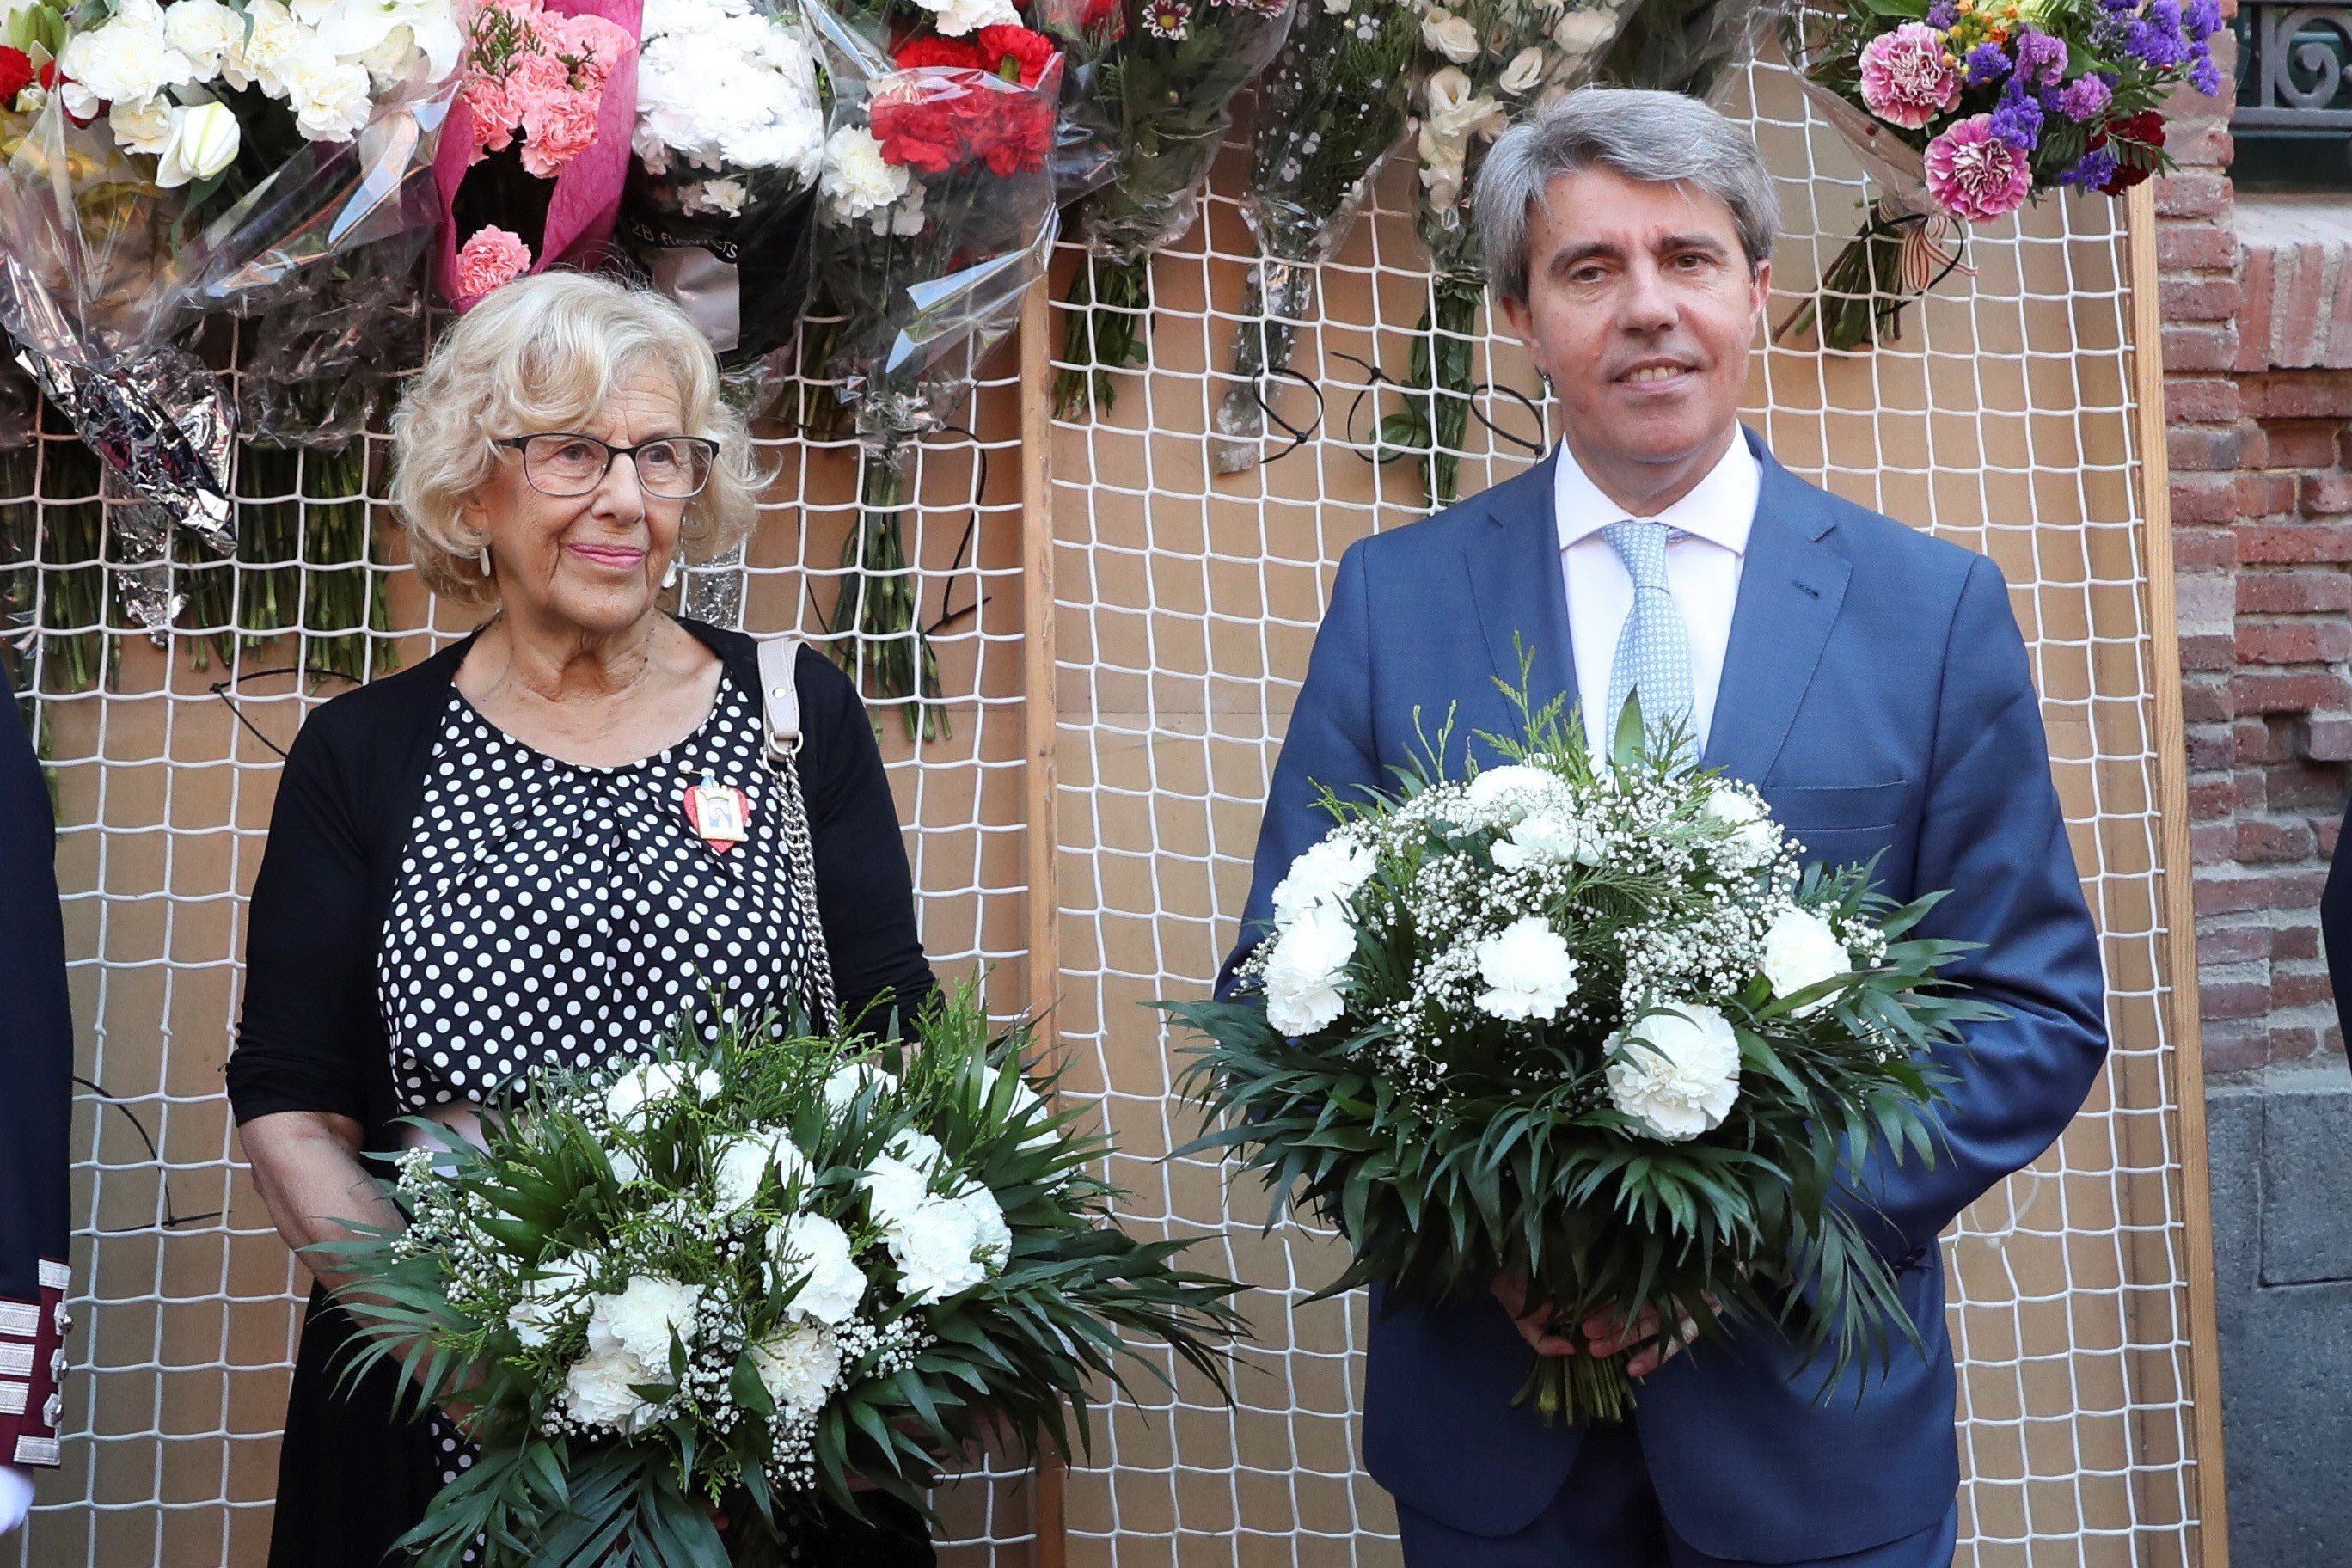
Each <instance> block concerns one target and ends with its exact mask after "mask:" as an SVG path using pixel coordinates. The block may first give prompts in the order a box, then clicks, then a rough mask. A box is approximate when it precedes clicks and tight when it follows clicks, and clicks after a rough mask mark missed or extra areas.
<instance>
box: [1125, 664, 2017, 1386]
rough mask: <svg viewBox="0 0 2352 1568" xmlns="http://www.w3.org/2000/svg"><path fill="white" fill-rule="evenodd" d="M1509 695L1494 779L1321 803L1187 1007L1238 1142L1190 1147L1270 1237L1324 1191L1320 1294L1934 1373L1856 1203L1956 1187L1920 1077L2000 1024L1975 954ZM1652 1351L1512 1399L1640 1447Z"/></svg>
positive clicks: (1432, 777)
mask: <svg viewBox="0 0 2352 1568" xmlns="http://www.w3.org/2000/svg"><path fill="white" fill-rule="evenodd" d="M1516 700H1517V703H1518V708H1519V711H1520V713H1521V715H1522V717H1523V719H1524V721H1525V732H1524V734H1523V735H1520V736H1517V737H1500V736H1484V737H1482V738H1483V739H1484V740H1486V742H1488V744H1490V745H1491V746H1492V747H1493V748H1494V749H1495V752H1496V754H1497V755H1499V756H1501V757H1503V758H1505V759H1506V762H1505V764H1504V765H1501V766H1496V767H1491V768H1486V769H1480V770H1475V771H1473V772H1470V773H1468V774H1467V775H1466V776H1461V777H1454V778H1448V777H1446V776H1444V772H1443V770H1442V768H1441V766H1440V764H1439V763H1436V762H1435V761H1434V760H1432V761H1429V762H1427V763H1423V765H1422V766H1421V767H1419V768H1417V769H1415V770H1412V771H1411V772H1410V773H1408V775H1407V777H1406V782H1405V785H1404V788H1403V789H1402V793H1401V794H1399V795H1397V796H1395V797H1394V798H1391V799H1386V800H1381V801H1377V802H1374V803H1370V804H1360V803H1350V802H1346V801H1342V800H1341V799H1339V797H1337V796H1336V795H1330V794H1329V793H1328V792H1326V794H1325V796H1324V802H1323V804H1324V805H1325V806H1326V808H1327V809H1328V810H1329V812H1330V813H1331V815H1332V816H1333V817H1334V818H1335V819H1336V821H1337V826H1335V827H1334V828H1333V830H1332V831H1331V833H1330V834H1329V836H1328V837H1325V838H1324V839H1323V840H1322V841H1321V842H1320V843H1318V844H1316V845H1315V846H1313V847H1310V848H1309V849H1307V851H1306V852H1305V853H1304V854H1302V855H1300V856H1299V857H1298V858H1297V860H1296V861H1295V862H1294V863H1293V864H1292V866H1291V868H1290V871H1289V874H1288V875H1287V876H1286V877H1285V878H1284V879H1283V881H1282V883H1281V885H1280V886H1279V887H1278V888H1277V889H1276V890H1275V893H1274V900H1273V902H1274V911H1273V931H1271V933H1270V940H1268V941H1265V942H1262V943H1261V944H1260V945H1259V946H1257V947H1256V948H1255V951H1254V952H1252V954H1251V955H1250V956H1249V957H1248V958H1247V959H1245V960H1244V962H1243V963H1242V964H1241V966H1240V967H1239V970H1238V981H1237V984H1236V985H1235V987H1234V994H1233V995H1232V996H1231V998H1230V999H1228V1000H1223V1001H1218V1002H1210V1003H1185V1004H1169V1005H1168V1006H1169V1009H1170V1011H1171V1012H1172V1013H1174V1014H1175V1015H1176V1016H1180V1017H1181V1018H1182V1019H1184V1020H1185V1021H1186V1022H1187V1023H1189V1024H1191V1025H1192V1026H1193V1027H1194V1028H1196V1029H1198V1030H1199V1031H1200V1032H1201V1033H1202V1035H1203V1036H1204V1037H1206V1041H1205V1044H1204V1045H1202V1046H1201V1047H1198V1048H1197V1049H1196V1050H1195V1051H1194V1053H1193V1058H1192V1061H1191V1062H1190V1063H1189V1065H1188V1067H1187V1068H1186V1087H1187V1089H1188V1090H1189V1091H1190V1092H1191V1093H1192V1094H1193V1095H1194V1096H1195V1097H1197V1098H1198V1099H1200V1100H1202V1102H1203V1103H1204V1104H1205V1105H1206V1106H1207V1108H1208V1109H1209V1110H1210V1112H1211V1114H1212V1116H1213V1119H1214V1121H1217V1122H1221V1123H1222V1124H1223V1125H1222V1127H1213V1130H1212V1131H1209V1132H1208V1133H1207V1134H1205V1135H1204V1136H1203V1137H1202V1139H1200V1140H1199V1141H1198V1142H1195V1143H1194V1144H1192V1146H1191V1147H1192V1148H1193V1149H1203V1148H1216V1147H1230V1148H1234V1149H1238V1150H1240V1151H1242V1152H1244V1157H1245V1159H1246V1161H1247V1163H1248V1164H1249V1165H1250V1167H1252V1168H1254V1169H1256V1170H1258V1171H1261V1172H1263V1173H1265V1177H1266V1179H1267V1181H1268V1183H1269V1184H1270V1185H1271V1186H1273V1187H1274V1188H1275V1189H1276V1210H1275V1213H1274V1214H1273V1215H1269V1217H1268V1223H1269V1225H1271V1224H1272V1223H1273V1220H1274V1218H1276V1217H1277V1216H1278V1215H1279V1213H1280V1209H1281V1206H1282V1205H1283V1203H1284V1202H1285V1200H1286V1198H1287V1197H1288V1196H1289V1194H1290V1193H1291V1192H1292V1190H1293V1188H1294V1187H1295V1186H1299V1185H1302V1184H1303V1188H1304V1195H1305V1198H1306V1199H1307V1202H1308V1203H1309V1204H1310V1205H1313V1207H1314V1208H1315V1210H1316V1211H1317V1212H1318V1213H1319V1214H1320V1215H1322V1216H1323V1217H1324V1218H1325V1219H1327V1220H1328V1221H1330V1222H1332V1223H1335V1224H1336V1225H1338V1226H1339V1227H1340V1228H1341V1229H1342V1230H1343V1231H1344V1232H1345V1234H1346V1235H1347V1237H1348V1238H1349V1242H1350V1244H1351V1245H1352V1247H1353V1248H1354V1252H1355V1260H1354V1263H1353V1265H1352V1267H1350V1268H1349V1270H1348V1271H1347V1272H1346V1274H1345V1275H1343V1276H1342V1277H1341V1278H1340V1279H1339V1280H1338V1281H1336V1282H1335V1283H1333V1284H1332V1285H1330V1286H1329V1287H1328V1288H1327V1289H1326V1290H1325V1291H1324V1292H1323V1294H1326V1295H1328V1294H1334V1293H1337V1292H1339V1291H1340V1290H1344V1289H1350V1288H1352V1287H1354V1286H1356V1285H1360V1284H1363V1283H1366V1282H1368V1281H1371V1280H1376V1279H1384V1280H1386V1281H1388V1282H1389V1287H1390V1289H1391V1292H1392V1295H1393V1297H1394V1299H1396V1300H1408V1301H1420V1302H1423V1303H1437V1302H1446V1301H1458V1300H1468V1299H1474V1298H1483V1297H1485V1296H1486V1294H1487V1293H1488V1291H1489V1289H1491V1288H1492V1287H1493V1286H1494V1284H1495V1282H1496V1280H1498V1279H1508V1280H1512V1281H1515V1282H1517V1281H1523V1282H1524V1283H1525V1286H1526V1294H1527V1300H1528V1302H1529V1303H1530V1304H1531V1305H1535V1304H1542V1305H1549V1307H1550V1308H1551V1309H1552V1310H1553V1317H1554V1320H1555V1321H1560V1322H1563V1323H1573V1322H1578V1321H1583V1320H1585V1319H1587V1318H1589V1317H1592V1316H1594V1315H1613V1316H1614V1317H1616V1318H1617V1319H1618V1320H1620V1321H1622V1322H1625V1323H1634V1322H1639V1321H1643V1319H1644V1316H1645V1314H1647V1313H1654V1314H1655V1321H1657V1322H1658V1323H1661V1324H1664V1325H1670V1326H1673V1327H1683V1326H1685V1324H1688V1325H1692V1326H1693V1327H1692V1329H1691V1331H1696V1332H1697V1333H1700V1334H1701V1335H1705V1336H1717V1337H1719V1336H1720V1335H1721V1334H1722V1333H1723V1332H1724V1331H1725V1329H1726V1327H1727V1325H1732V1326H1747V1327H1752V1328H1762V1327H1765V1326H1768V1325H1777V1326H1778V1327H1779V1328H1780V1330H1781V1331H1786V1332H1788V1333H1790V1335H1791V1336H1792V1337H1794V1338H1796V1339H1798V1340H1799V1342H1801V1343H1809V1344H1810V1346H1811V1348H1813V1349H1816V1350H1818V1349H1822V1348H1823V1347H1825V1346H1829V1345H1832V1344H1833V1347H1834V1351H1835V1354H1836V1358H1837V1359H1836V1363H1835V1365H1836V1368H1837V1370H1838V1371H1840V1372H1843V1370H1844V1368H1845V1367H1846V1366H1847V1365H1848V1364H1850V1363H1853V1361H1854V1360H1855V1359H1856V1358H1858V1357H1860V1358H1867V1357H1870V1356H1873V1355H1883V1354H1885V1353H1887V1352H1889V1351H1890V1349H1891V1346H1892V1343H1893V1340H1894V1339H1895V1337H1898V1336H1899V1337H1902V1338H1905V1339H1906V1340H1911V1341H1913V1342H1916V1330H1915V1328H1914V1327H1913V1325H1912V1324H1911V1321H1910V1319H1909V1318H1908V1316H1907V1315H1906V1312H1905V1310H1904V1308H1903V1305H1902V1303H1901V1301H1900V1300H1899V1299H1898V1297H1897V1295H1896V1293H1895V1280H1894V1277H1893V1268H1892V1265H1891V1264H1890V1263H1889V1262H1887V1261H1886V1260H1885V1259H1883V1258H1880V1257H1878V1256H1877V1255H1876V1254H1875V1253H1874V1252H1873V1251H1872V1250H1871V1248H1870V1247H1869V1246H1868V1245H1867V1244H1866V1242H1865V1241H1864V1236H1863V1232H1862V1230H1861V1228H1860V1226H1859V1225H1858V1219H1859V1215H1858V1214H1857V1212H1856V1211H1855V1210H1854V1209H1853V1206H1852V1205H1857V1204H1859V1203H1860V1202H1861V1201H1862V1200H1860V1199H1859V1198H1857V1197H1855V1196H1854V1195H1853V1193H1852V1191H1851V1190H1850V1189H1848V1188H1847V1187H1845V1186H1844V1184H1843V1181H1842V1178H1843V1177H1845V1176H1847V1175H1850V1174H1851V1173H1852V1166H1851V1164H1850V1162H1853V1161H1856V1160H1860V1159H1864V1158H1871V1159H1875V1158H1881V1157H1884V1158H1889V1159H1902V1158H1906V1157H1908V1156H1915V1155H1916V1157H1918V1158H1920V1159H1923V1160H1930V1159H1932V1158H1933V1157H1934V1142H1933V1136H1932V1130H1933V1123H1932V1121H1931V1120H1930V1115H1931V1110H1932V1108H1933V1106H1934V1105H1935V1104H1936V1102H1937V1100H1939V1099H1940V1080H1939V1079H1938V1078H1937V1075H1936V1073H1935V1072H1934V1070H1933V1069H1932V1068H1929V1067H1928V1066H1927V1065H1925V1058H1924V1054H1923V1053H1924V1051H1925V1048H1926V1047H1930V1046H1933V1045H1936V1044H1938V1043H1941V1042H1946V1041H1951V1040H1956V1039H1958V1026H1960V1025H1961V1024H1962V1023H1964V1022H1967V1021H1969V1020H1973V1019H1980V1018H1986V1017H1990V1016H1996V1015H1995V1013H1994V1010H1993V1009H1991V1008H1990V1007H1988V1006H1986V1005H1983V1004H1980V1003H1977V1002H1974V1001H1971V1000H1969V999H1968V998H1966V997H1964V996H1961V995H1958V994H1955V993H1954V992H1953V990H1952V989H1951V987H1950V986H1949V985H1948V984H1943V983H1939V982H1938V980H1937V968H1938V966H1939V965H1941V964H1943V963H1946V962H1947V961H1948V960H1949V959H1951V958H1952V957H1954V956H1955V955H1957V954H1958V953H1959V952H1962V951H1964V950H1965V944H1961V943H1956V942H1945V941H1935V940H1929V939H1925V938H1921V937H1918V936H1916V935H1913V934H1912V932H1913V931H1914V928H1915V927H1916V925H1917V923H1918V922H1919V921H1920V920H1921V918H1922V917H1924V916H1925V915H1926V914H1927V911H1928V910H1929V909H1931V908H1932V907H1933V906H1934V904H1935V903H1936V901H1937V899H1936V898H1928V899H1923V900H1919V901H1918V902H1916V903H1913V904H1910V905H1907V906H1905V907H1902V908H1896V907H1895V906H1894V904H1893V903H1892V902H1891V901H1890V900H1887V899H1886V898H1885V897H1884V896H1883V895H1881V894H1879V893H1876V892H1874V891H1873V890H1872V886H1871V872H1870V869H1869V868H1864V867H1858V866H1850V867H1845V868H1835V869H1832V868H1822V867H1820V866H1817V865H1816V866H1811V867H1807V866H1806V865H1804V863H1803V857H1802V855H1801V850H1800V848H1799V847H1798V846H1797V845H1796V844H1795V843H1794V842H1793V841H1792V840H1791V839H1790V837H1789V836H1788V834H1787V832H1786V831H1785V830H1784V829H1783V828H1782V827H1781V826H1780V825H1779V824H1778V823H1776V822H1774V821H1773V820H1772V817H1771V814H1770V813H1769V811H1768V810H1767V808H1766V806H1765V805H1764V802H1763V800H1762V799H1761V797H1760V796H1759V795H1758V794H1757V792H1756V791H1755V790H1754V789H1753V788H1751V787H1750V786H1748V784H1740V783H1736V782H1733V781H1730V780H1727V779H1725V778H1722V777H1719V776H1717V775H1714V774H1711V773H1705V772H1701V771H1698V770H1696V769H1693V768H1689V767H1687V766H1685V765H1683V764H1680V763H1674V762H1672V761H1670V760H1669V759H1671V758H1672V757H1673V756H1674V755H1675V752H1674V750H1673V745H1672V742H1673V737H1672V736H1664V735H1659V736H1651V737H1647V738H1646V739H1645V737H1644V735H1643V729H1642V723H1641V715H1640V710H1639V707H1638V705H1632V704H1629V705H1628V708H1627V710H1626V713H1625V715H1624V718H1623V721H1622V723H1621V725H1620V727H1619V729H1618V731H1617V733H1616V735H1615V737H1614V741H1613V744H1612V756H1611V758H1610V759H1609V760H1608V761H1607V762H1605V763H1604V762H1602V761H1601V760H1598V759H1596V758H1594V757H1593V756H1592V755H1591V753H1590V752H1589V750H1588V748H1587V747H1586V745H1585V742H1584V738H1583V727H1582V724H1581V722H1580V721H1576V720H1573V719H1571V720H1570V721H1567V722H1565V723H1563V722H1562V721H1561V717H1560V703H1559V702H1558V701H1555V702H1553V703H1552V704H1551V705H1550V706H1549V707H1548V708H1545V709H1543V710H1530V709H1529V707H1528V702H1527V700H1526V699H1525V697H1524V696H1523V695H1520V696H1517V697H1516ZM1450 731H1451V726H1450V725H1449V727H1448V732H1447V733H1444V734H1441V735H1440V736H1439V738H1438V740H1437V742H1436V743H1435V745H1434V747H1433V752H1432V757H1433V759H1434V758H1442V757H1444V756H1446V755H1449V754H1451V752H1449V749H1448V742H1449V741H1450V740H1451V738H1452V737H1451V733H1450ZM1940 896H1941V895H1937V897H1940ZM1807 1297H1810V1298H1811V1300H1812V1302H1813V1306H1812V1307H1811V1308H1808V1307H1804V1306H1801V1305H1799V1302H1800V1300H1801V1299H1803V1298H1807ZM1655 1348H1656V1347H1655V1346H1654V1344H1650V1343H1643V1344H1635V1345H1632V1346H1628V1347H1626V1348H1625V1349H1623V1350H1622V1351H1621V1352H1619V1353H1617V1354H1614V1355H1610V1356H1598V1355H1593V1354H1583V1353H1580V1354H1577V1355H1573V1356H1565V1357H1556V1358H1555V1357H1545V1358H1540V1359H1539V1361H1538V1366H1537V1368H1536V1369H1535V1371H1534V1372H1533V1373H1531V1375H1530V1377H1529V1380H1528V1388H1527V1389H1526V1390H1525V1391H1524V1392H1523V1393H1522V1394H1521V1398H1522V1399H1523V1400H1525V1399H1529V1398H1532V1399H1534V1400H1535V1401H1536V1403H1537V1405H1538V1407H1539V1408H1540V1409H1541V1410H1542V1411H1543V1412H1544V1414H1545V1415H1548V1416H1556V1417H1557V1416H1564V1417H1567V1418H1569V1419H1572V1420H1611V1419H1617V1418H1621V1417H1622V1415H1623V1413H1624V1411H1625V1409H1626V1408H1627V1406H1628V1405H1630V1404H1631V1403H1632V1401H1633V1381H1632V1379H1631V1378H1630V1377H1629V1375H1628V1374H1627V1372H1626V1363H1628V1362H1629V1361H1630V1360H1632V1359H1633V1358H1634V1357H1635V1356H1637V1355H1640V1354H1641V1353H1642V1352H1643V1351H1645V1350H1654V1349H1655Z"/></svg>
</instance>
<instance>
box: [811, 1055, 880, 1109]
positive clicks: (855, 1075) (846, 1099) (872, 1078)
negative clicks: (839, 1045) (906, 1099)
mask: <svg viewBox="0 0 2352 1568" xmlns="http://www.w3.org/2000/svg"><path fill="white" fill-rule="evenodd" d="M897 1088H898V1079H895V1078H893V1077H892V1076H890V1073H889V1071H888V1070H887V1068H880V1067H877V1066H876V1065H875V1064H874V1063H872V1062H850V1063H848V1064H847V1065H846V1066H844V1067H837V1068H834V1069H833V1075H832V1076H831V1077H830V1078H828V1079H825V1080H824V1108H825V1109H826V1110H830V1111H833V1112H835V1113H836V1114H838V1113H839V1112H841V1111H844V1110H848V1109H849V1107H850V1106H851V1105H853V1104H855V1103H856V1100H857V1097H858V1096H859V1095H861V1094H864V1093H866V1091H867V1090H868V1089H872V1090H873V1091H875V1092H876V1093H877V1094H887V1093H888V1092H889V1091H890V1090H892V1089H897Z"/></svg>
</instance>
